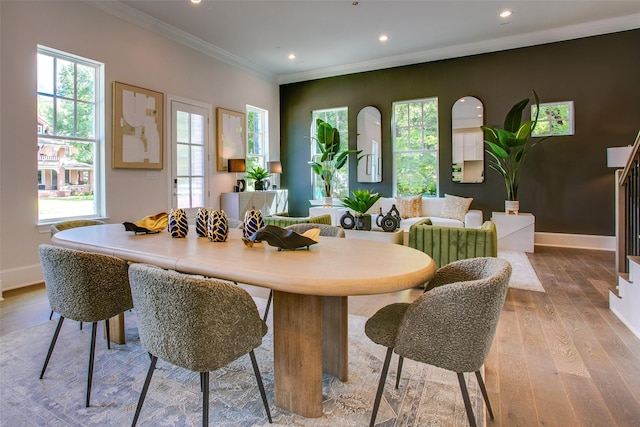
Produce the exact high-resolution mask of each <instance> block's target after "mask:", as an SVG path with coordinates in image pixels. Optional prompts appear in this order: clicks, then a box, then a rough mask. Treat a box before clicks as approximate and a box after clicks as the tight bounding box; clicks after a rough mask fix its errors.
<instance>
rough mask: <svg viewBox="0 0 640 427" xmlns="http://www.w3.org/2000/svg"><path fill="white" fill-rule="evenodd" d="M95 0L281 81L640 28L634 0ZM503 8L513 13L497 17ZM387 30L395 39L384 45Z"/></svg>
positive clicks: (107, 8)
mask: <svg viewBox="0 0 640 427" xmlns="http://www.w3.org/2000/svg"><path fill="white" fill-rule="evenodd" d="M90 4H93V5H94V6H96V7H98V8H100V9H103V10H105V11H107V12H110V13H113V14H115V15H117V16H120V17H123V18H125V19H128V20H130V21H132V22H135V23H138V24H141V25H143V26H145V27H147V28H151V29H153V30H156V31H159V32H162V33H164V34H165V35H168V36H169V37H171V38H173V39H175V40H178V41H180V42H182V43H185V44H187V45H190V46H193V47H195V48H196V49H199V50H202V51H204V52H206V53H208V54H211V55H212V56H215V57H218V58H220V59H222V60H225V61H226V62H229V63H232V64H234V65H237V66H241V67H243V68H245V69H249V70H251V71H253V72H256V73H259V74H261V75H263V76H266V77H269V78H271V79H273V80H275V81H278V82H280V83H287V82H295V81H302V80H308V79H312V78H321V77H328V76H332V75H340V74H347V73H352V72H359V71H368V70H373V69H380V68H387V67H392V66H399V65H407V64H413V63H420V62H427V61H432V60H438V59H445V58H451V57H459V56H465V55H472V54H477V53H483V52H491V51H498V50H503V49H510V48H516V47H523V46H530V45H535V44H541V43H548V42H554V41H560V40H568V39H573V38H578V37H585V36H591V35H597V34H605V33H610V32H616V31H623V30H628V29H634V28H640V1H633V0H626V1H613V0H605V1H587V0H571V1H550V0H508V1H502V0H471V1H464V0H448V1H433V0H429V1H418V0H413V1H405V0H387V1H383V0H361V1H359V3H358V4H357V5H353V4H352V1H349V0H347V1H342V0H341V1H336V0H324V1H320V0H298V1H294V0H288V1H270V0H202V2H201V3H200V4H192V3H191V2H190V1H189V0H125V1H120V2H118V1H105V0H93V1H90ZM504 9H510V10H512V11H513V15H512V16H511V17H510V18H508V19H502V18H500V17H498V14H499V12H500V11H502V10H504ZM383 33H384V34H387V35H388V36H389V40H388V41H387V42H385V43H380V42H379V41H378V37H379V36H380V35H381V34H383ZM290 53H295V55H296V59H295V60H289V59H288V58H287V57H288V55H289V54H290Z"/></svg>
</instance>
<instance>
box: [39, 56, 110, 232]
mask: <svg viewBox="0 0 640 427" xmlns="http://www.w3.org/2000/svg"><path fill="white" fill-rule="evenodd" d="M37 60H38V61H37V117H36V121H37V132H38V160H37V162H38V190H37V191H38V220H39V221H40V222H50V221H53V220H60V219H69V218H78V217H95V216H100V215H103V214H104V213H103V208H102V203H101V199H102V197H101V196H102V195H101V194H100V188H101V186H100V185H99V184H100V183H99V179H100V176H101V173H100V172H101V168H102V159H101V157H100V153H101V150H100V148H101V146H102V144H103V143H104V126H103V123H102V115H103V113H102V112H103V107H104V106H103V100H104V83H103V67H104V66H103V64H101V63H98V62H95V61H91V60H89V59H84V58H80V57H77V56H74V55H71V54H67V53H64V52H60V51H56V50H53V49H49V48H46V47H42V46H39V47H38V56H37Z"/></svg>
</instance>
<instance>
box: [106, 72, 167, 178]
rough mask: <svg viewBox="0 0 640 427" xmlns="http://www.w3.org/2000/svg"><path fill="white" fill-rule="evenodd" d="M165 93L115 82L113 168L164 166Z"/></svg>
mask: <svg viewBox="0 0 640 427" xmlns="http://www.w3.org/2000/svg"><path fill="white" fill-rule="evenodd" d="M163 130H164V94H162V93H160V92H155V91H152V90H149V89H143V88H141V87H136V86H131V85H128V84H125V83H120V82H114V83H113V156H112V167H113V168H114V169H117V168H127V169H162V165H163V158H162V154H163V153H162V151H163V146H164V140H163Z"/></svg>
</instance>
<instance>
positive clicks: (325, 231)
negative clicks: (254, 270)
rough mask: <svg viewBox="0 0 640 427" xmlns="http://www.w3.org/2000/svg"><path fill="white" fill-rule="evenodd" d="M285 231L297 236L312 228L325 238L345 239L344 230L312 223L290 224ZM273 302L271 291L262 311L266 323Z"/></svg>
mask: <svg viewBox="0 0 640 427" xmlns="http://www.w3.org/2000/svg"><path fill="white" fill-rule="evenodd" d="M285 228H286V229H287V230H292V231H295V232H296V233H298V234H302V233H305V232H306V231H308V230H311V229H313V228H317V229H318V230H320V235H321V236H325V237H341V238H344V237H345V233H344V229H343V228H342V227H336V226H334V225H328V224H314V223H301V224H291V225H289V226H287V227H285ZM272 300H273V290H271V291H269V298H267V306H266V308H265V309H264V315H263V317H262V320H264V321H265V322H266V321H267V317H268V316H269V308H271V301H272Z"/></svg>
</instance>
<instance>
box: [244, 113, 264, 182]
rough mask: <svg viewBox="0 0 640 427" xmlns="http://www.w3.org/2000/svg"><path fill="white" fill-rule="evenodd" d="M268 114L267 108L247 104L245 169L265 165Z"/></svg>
mask: <svg viewBox="0 0 640 427" xmlns="http://www.w3.org/2000/svg"><path fill="white" fill-rule="evenodd" d="M268 114H269V112H268V111H267V110H263V109H261V108H257V107H252V106H251V105H247V157H246V162H247V170H251V169H253V168H256V167H258V166H259V167H261V168H266V167H267V161H268V160H269V132H268V129H267V123H268V122H269V121H268V117H269V116H268ZM251 185H252V183H251Z"/></svg>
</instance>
